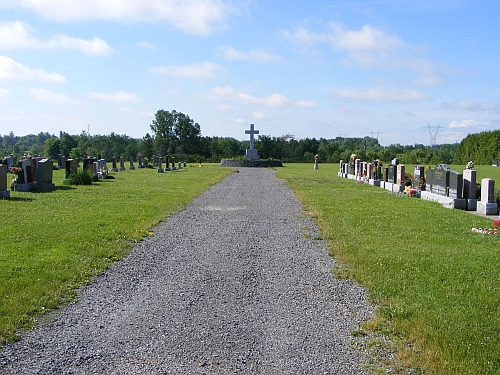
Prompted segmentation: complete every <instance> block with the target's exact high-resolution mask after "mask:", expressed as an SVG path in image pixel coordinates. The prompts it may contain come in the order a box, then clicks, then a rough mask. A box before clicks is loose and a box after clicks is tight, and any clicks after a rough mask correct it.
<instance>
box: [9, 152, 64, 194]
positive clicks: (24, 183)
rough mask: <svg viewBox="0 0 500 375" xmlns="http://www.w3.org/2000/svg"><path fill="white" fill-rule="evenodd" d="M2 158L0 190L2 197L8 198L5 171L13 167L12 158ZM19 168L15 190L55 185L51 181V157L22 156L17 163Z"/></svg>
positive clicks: (45, 188)
mask: <svg viewBox="0 0 500 375" xmlns="http://www.w3.org/2000/svg"><path fill="white" fill-rule="evenodd" d="M8 159H9V158H7V159H4V161H3V162H2V164H0V191H1V192H2V193H1V197H2V198H9V197H10V192H9V190H8V186H7V172H8V170H9V169H11V168H14V167H15V165H13V164H12V159H10V160H8ZM17 168H19V170H18V173H17V182H16V184H15V185H14V189H15V190H16V191H32V190H36V191H46V190H51V189H53V188H54V187H55V185H54V184H53V183H52V177H53V173H54V172H53V163H52V160H51V159H46V158H42V157H34V158H31V157H24V158H23V159H22V160H20V161H19V162H18V163H17Z"/></svg>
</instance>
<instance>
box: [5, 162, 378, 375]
mask: <svg viewBox="0 0 500 375" xmlns="http://www.w3.org/2000/svg"><path fill="white" fill-rule="evenodd" d="M238 172H239V173H233V174H231V175H230V176H228V177H227V178H226V179H224V181H222V182H220V183H218V184H216V185H214V186H213V187H212V188H211V189H209V190H208V191H206V192H204V193H203V194H202V195H200V196H199V197H198V198H196V199H195V200H194V201H193V202H192V203H191V204H190V205H188V206H187V207H186V208H185V210H183V211H181V212H178V213H177V214H175V215H172V216H171V217H169V218H168V219H167V220H165V221H164V222H163V223H161V224H159V225H158V226H157V227H156V228H155V229H154V235H153V236H151V237H148V238H146V239H144V240H143V241H141V242H140V243H139V244H137V245H136V246H135V247H134V248H133V250H132V251H131V253H130V254H129V255H128V256H127V257H125V258H124V259H123V260H121V261H118V262H115V263H114V264H113V265H112V266H111V267H110V268H109V269H108V270H107V271H106V272H105V273H104V274H102V275H100V276H98V277H96V278H95V279H94V280H93V281H92V282H91V283H90V284H88V285H86V286H85V287H83V288H81V290H80V291H79V296H78V298H77V300H76V301H75V302H74V303H71V304H68V305H66V306H63V307H61V308H60V309H59V310H57V311H56V312H54V313H52V314H51V315H50V319H45V320H46V321H45V322H41V323H40V324H39V325H38V326H37V327H36V328H35V329H33V330H31V331H29V332H26V333H25V334H23V335H22V338H21V340H20V341H18V342H15V343H11V344H8V345H6V346H5V347H4V348H3V349H2V350H1V352H0V373H1V374H207V375H208V374H367V373H368V370H366V368H365V367H364V366H363V358H366V356H367V355H368V356H369V354H366V353H362V350H361V351H360V349H354V348H353V346H354V345H352V342H353V337H352V335H351V332H352V331H354V330H356V329H358V327H359V323H360V322H361V321H364V320H367V319H369V318H370V316H371V315H372V313H373V306H370V304H369V303H368V302H367V298H366V292H365V290H364V289H362V288H361V287H359V286H357V285H355V283H353V282H352V281H350V280H338V279H336V278H335V276H334V274H333V273H332V268H333V266H334V261H333V260H332V259H331V258H330V257H329V256H328V252H327V248H326V243H325V242H324V241H322V240H318V239H317V238H316V239H315V237H316V236H319V235H320V234H319V232H318V230H317V228H316V226H315V224H314V221H313V220H312V219H311V218H310V217H308V216H307V215H306V214H305V213H304V212H303V207H302V205H301V204H300V202H299V201H298V200H297V199H296V197H295V196H294V194H293V192H292V191H291V190H290V189H289V188H288V187H286V186H285V185H284V184H283V182H282V181H280V180H278V179H277V178H276V176H275V172H274V171H273V170H267V169H258V168H257V169H254V168H241V169H239V171H238ZM306 233H307V234H309V235H308V236H307V235H305V234H306Z"/></svg>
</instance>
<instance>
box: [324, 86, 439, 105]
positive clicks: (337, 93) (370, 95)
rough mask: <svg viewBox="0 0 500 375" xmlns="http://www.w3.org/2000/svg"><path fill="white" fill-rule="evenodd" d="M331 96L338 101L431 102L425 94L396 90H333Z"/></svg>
mask: <svg viewBox="0 0 500 375" xmlns="http://www.w3.org/2000/svg"><path fill="white" fill-rule="evenodd" d="M330 96H332V97H333V98H336V99H348V100H369V101H381V102H423V101H429V100H430V98H428V97H427V96H426V95H425V94H424V93H422V92H419V91H416V90H402V89H396V88H392V89H391V88H370V89H368V90H366V91H360V90H333V91H330Z"/></svg>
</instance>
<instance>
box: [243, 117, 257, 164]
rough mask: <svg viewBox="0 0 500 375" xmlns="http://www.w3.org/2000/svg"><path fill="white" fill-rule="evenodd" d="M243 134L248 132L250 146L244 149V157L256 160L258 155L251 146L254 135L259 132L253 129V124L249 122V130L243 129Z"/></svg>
mask: <svg viewBox="0 0 500 375" xmlns="http://www.w3.org/2000/svg"><path fill="white" fill-rule="evenodd" d="M245 134H250V148H249V149H247V150H246V154H245V159H251V160H258V159H259V155H258V154H257V150H256V149H254V148H253V141H254V135H255V134H259V131H258V130H254V124H250V130H245Z"/></svg>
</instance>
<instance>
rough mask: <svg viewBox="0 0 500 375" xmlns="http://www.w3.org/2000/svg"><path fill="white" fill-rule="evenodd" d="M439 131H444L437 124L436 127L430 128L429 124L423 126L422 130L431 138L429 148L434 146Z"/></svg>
mask: <svg viewBox="0 0 500 375" xmlns="http://www.w3.org/2000/svg"><path fill="white" fill-rule="evenodd" d="M440 129H444V127H443V126H440V125H439V124H438V126H430V125H429V124H427V126H424V130H428V131H429V135H430V136H431V147H432V146H435V145H436V138H437V135H438V133H439V130H440Z"/></svg>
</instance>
